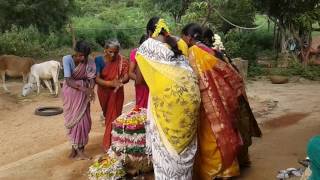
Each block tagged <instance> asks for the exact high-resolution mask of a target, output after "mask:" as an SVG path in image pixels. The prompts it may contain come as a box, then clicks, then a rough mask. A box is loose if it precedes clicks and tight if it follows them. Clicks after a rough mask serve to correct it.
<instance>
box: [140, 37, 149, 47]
mask: <svg viewBox="0 0 320 180" xmlns="http://www.w3.org/2000/svg"><path fill="white" fill-rule="evenodd" d="M147 39H148V35H146V34H143V35H142V36H141V37H140V40H139V44H140V45H141V44H142V43H143V42H144V41H145V40H147Z"/></svg>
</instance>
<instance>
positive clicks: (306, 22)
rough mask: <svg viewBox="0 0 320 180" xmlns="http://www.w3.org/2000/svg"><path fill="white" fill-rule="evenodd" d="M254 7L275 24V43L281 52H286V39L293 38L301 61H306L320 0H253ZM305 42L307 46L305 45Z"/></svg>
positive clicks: (318, 14)
mask: <svg viewBox="0 0 320 180" xmlns="http://www.w3.org/2000/svg"><path fill="white" fill-rule="evenodd" d="M255 3H256V7H257V8H258V9H259V10H260V11H261V12H263V13H265V14H267V15H268V16H269V18H270V19H271V20H272V21H273V22H274V23H275V25H276V26H277V32H278V33H277V34H278V35H277V36H276V37H278V38H277V44H278V48H279V49H280V52H281V53H287V41H288V39H290V38H295V39H296V40H297V41H298V42H299V46H300V47H304V48H303V49H302V51H301V59H302V62H304V63H307V62H308V60H309V53H310V50H311V42H312V36H311V33H312V31H313V30H314V28H313V27H312V25H313V24H314V23H317V22H318V21H319V18H320V6H319V5H320V0H308V1H305V0H283V1H278V0H255ZM305 44H307V46H305Z"/></svg>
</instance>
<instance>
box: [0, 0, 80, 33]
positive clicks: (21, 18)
mask: <svg viewBox="0 0 320 180" xmlns="http://www.w3.org/2000/svg"><path fill="white" fill-rule="evenodd" d="M73 7H74V2H73V0H50V1H43V0H33V1H30V0H23V1H22V0H20V1H18V0H2V1H0V30H1V31H4V30H9V29H10V28H11V26H12V25H16V26H18V27H29V26H30V25H34V26H36V27H37V28H38V29H39V30H40V31H41V32H45V33H49V32H50V30H59V29H61V28H62V27H63V25H64V24H65V22H67V20H68V17H69V13H71V12H73V11H72V9H73Z"/></svg>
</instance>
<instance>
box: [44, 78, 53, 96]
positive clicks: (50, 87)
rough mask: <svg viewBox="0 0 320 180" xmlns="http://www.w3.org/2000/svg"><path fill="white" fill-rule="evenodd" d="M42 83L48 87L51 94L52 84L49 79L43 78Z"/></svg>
mask: <svg viewBox="0 0 320 180" xmlns="http://www.w3.org/2000/svg"><path fill="white" fill-rule="evenodd" d="M43 82H44V84H45V85H46V86H47V88H48V89H49V91H50V93H51V94H53V90H52V86H51V82H50V80H43Z"/></svg>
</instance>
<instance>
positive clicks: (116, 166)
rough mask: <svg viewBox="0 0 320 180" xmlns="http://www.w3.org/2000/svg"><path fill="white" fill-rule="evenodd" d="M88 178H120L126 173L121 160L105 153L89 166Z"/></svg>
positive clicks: (97, 179)
mask: <svg viewBox="0 0 320 180" xmlns="http://www.w3.org/2000/svg"><path fill="white" fill-rule="evenodd" d="M88 174H89V180H120V179H123V178H124V176H125V175H126V172H125V170H124V168H123V164H122V162H121V160H119V159H117V157H116V156H112V155H108V154H105V155H103V156H102V157H100V158H98V159H97V160H96V161H95V162H94V163H93V164H92V165H91V166H90V167H89V172H88Z"/></svg>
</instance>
